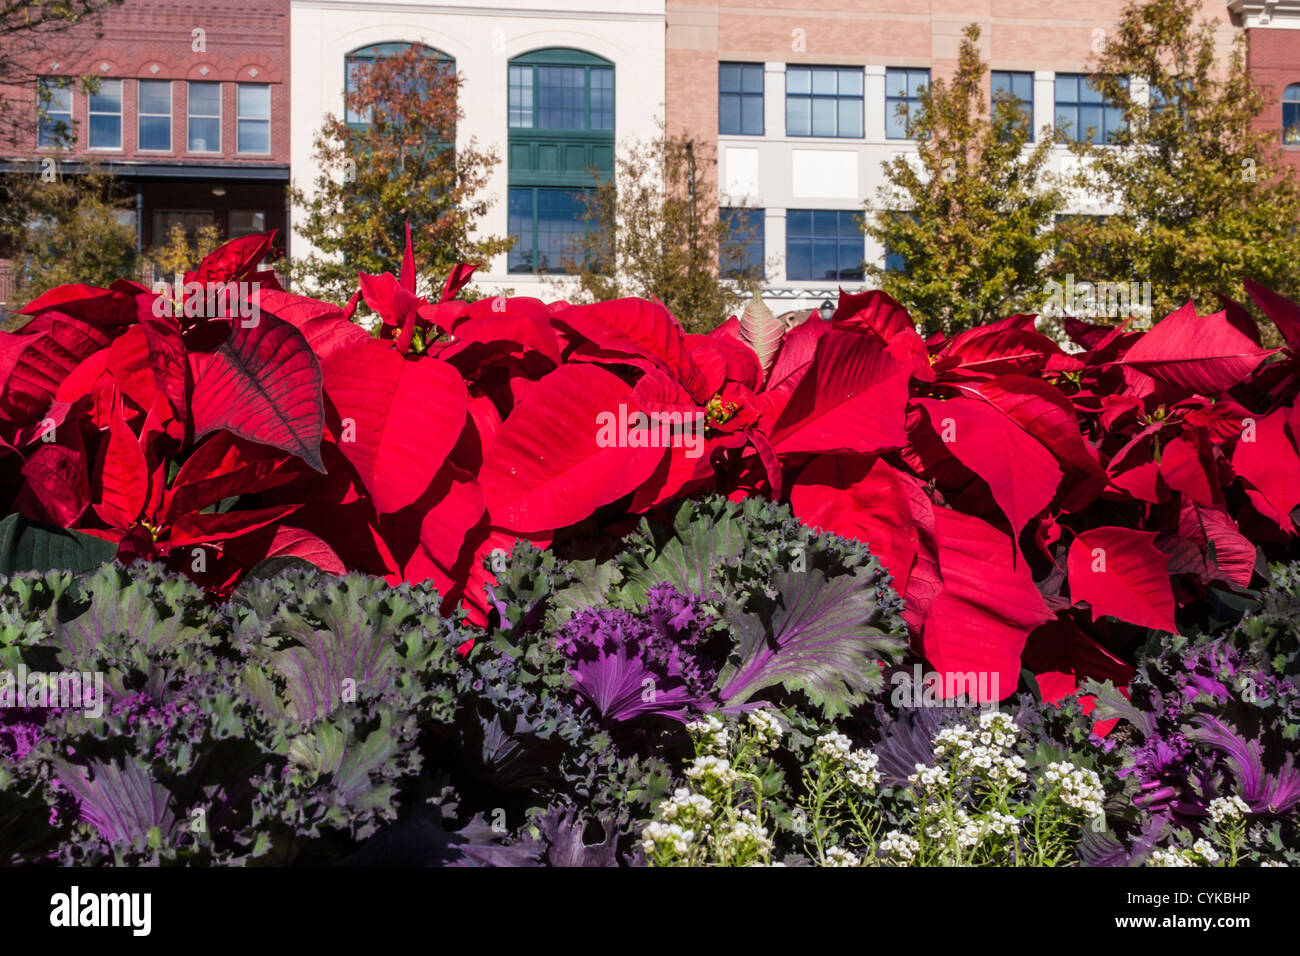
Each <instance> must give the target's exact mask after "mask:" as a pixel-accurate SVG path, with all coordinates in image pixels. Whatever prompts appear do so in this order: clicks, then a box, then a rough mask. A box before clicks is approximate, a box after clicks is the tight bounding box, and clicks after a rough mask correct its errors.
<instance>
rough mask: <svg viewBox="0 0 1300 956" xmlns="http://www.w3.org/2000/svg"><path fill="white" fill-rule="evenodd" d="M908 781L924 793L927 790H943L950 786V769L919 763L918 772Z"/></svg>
mask: <svg viewBox="0 0 1300 956" xmlns="http://www.w3.org/2000/svg"><path fill="white" fill-rule="evenodd" d="M907 782H908V783H910V784H911V785H912V786H914V787H916V789H917V790H919V791H921V792H922V793H924V792H925V791H927V790H942V789H943V788H945V787H947V786H948V782H949V781H948V771H947V770H945V769H944V768H943V767H927V766H926V765H925V764H923V763H918V764H917V765H916V773H914V774H912V775H911V776H910V777H908V778H907Z"/></svg>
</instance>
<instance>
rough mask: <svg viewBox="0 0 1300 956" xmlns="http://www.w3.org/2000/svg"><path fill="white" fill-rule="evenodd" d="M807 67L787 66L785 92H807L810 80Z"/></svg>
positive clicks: (810, 89)
mask: <svg viewBox="0 0 1300 956" xmlns="http://www.w3.org/2000/svg"><path fill="white" fill-rule="evenodd" d="M809 72H810V71H809V70H808V68H807V67H797V68H787V69H786V71H785V91H786V92H787V93H809V92H811V91H812V80H811V79H810V78H809Z"/></svg>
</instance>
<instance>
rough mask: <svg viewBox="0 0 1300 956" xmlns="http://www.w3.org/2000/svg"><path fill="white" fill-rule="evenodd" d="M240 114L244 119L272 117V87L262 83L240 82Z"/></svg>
mask: <svg viewBox="0 0 1300 956" xmlns="http://www.w3.org/2000/svg"><path fill="white" fill-rule="evenodd" d="M239 115H240V117H241V118H243V119H270V118H271V87H270V86H269V85H266V84H262V83H258V84H248V83H240V84H239Z"/></svg>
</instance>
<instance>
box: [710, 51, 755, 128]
mask: <svg viewBox="0 0 1300 956" xmlns="http://www.w3.org/2000/svg"><path fill="white" fill-rule="evenodd" d="M718 132H719V133H721V134H722V135H724V136H762V135H763V64H762V63H719V64H718Z"/></svg>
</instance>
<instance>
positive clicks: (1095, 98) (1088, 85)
mask: <svg viewBox="0 0 1300 956" xmlns="http://www.w3.org/2000/svg"><path fill="white" fill-rule="evenodd" d="M1079 102H1080V103H1100V102H1101V93H1100V92H1099V91H1098V90H1097V88H1096V87H1095V86H1093V85H1092V82H1091V81H1090V80H1087V79H1084V80H1082V81H1081V82H1080V83H1079Z"/></svg>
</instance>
